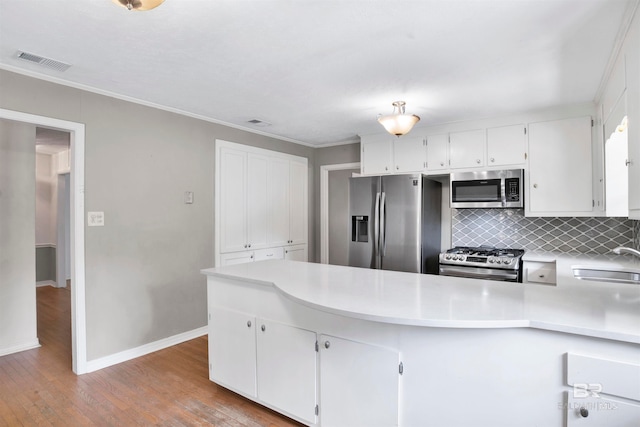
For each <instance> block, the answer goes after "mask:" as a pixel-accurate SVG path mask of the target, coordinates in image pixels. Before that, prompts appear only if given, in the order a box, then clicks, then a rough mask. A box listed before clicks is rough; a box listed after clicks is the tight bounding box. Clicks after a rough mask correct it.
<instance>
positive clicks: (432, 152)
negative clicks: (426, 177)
mask: <svg viewBox="0 0 640 427" xmlns="http://www.w3.org/2000/svg"><path fill="white" fill-rule="evenodd" d="M448 152H449V134H443V135H431V136H428V137H427V170H429V171H437V170H444V169H449V159H448V156H447V153H448Z"/></svg>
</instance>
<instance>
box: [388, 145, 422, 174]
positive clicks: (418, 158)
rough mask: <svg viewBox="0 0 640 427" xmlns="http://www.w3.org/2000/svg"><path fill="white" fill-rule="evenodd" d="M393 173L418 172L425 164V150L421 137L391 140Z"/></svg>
mask: <svg viewBox="0 0 640 427" xmlns="http://www.w3.org/2000/svg"><path fill="white" fill-rule="evenodd" d="M393 160H394V163H395V166H394V170H393V171H394V172H420V171H422V170H424V168H425V167H426V162H427V149H426V147H425V141H424V138H423V137H421V136H403V137H401V138H395V139H394V140H393Z"/></svg>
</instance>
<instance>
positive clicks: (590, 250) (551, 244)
mask: <svg viewBox="0 0 640 427" xmlns="http://www.w3.org/2000/svg"><path fill="white" fill-rule="evenodd" d="M639 240H640V221H633V220H629V219H626V218H598V217H589V218H527V217H525V216H524V211H523V210H521V209H452V218H451V243H452V244H453V246H480V245H489V246H495V247H503V248H518V249H525V250H528V251H536V250H537V251H554V252H567V253H585V254H607V253H611V249H613V248H615V247H616V246H633V247H636V248H637V249H638V248H639V246H640V241H639Z"/></svg>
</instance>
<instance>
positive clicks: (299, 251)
mask: <svg viewBox="0 0 640 427" xmlns="http://www.w3.org/2000/svg"><path fill="white" fill-rule="evenodd" d="M284 259H287V260H290V261H303V262H307V260H308V258H307V245H297V246H287V247H285V248H284Z"/></svg>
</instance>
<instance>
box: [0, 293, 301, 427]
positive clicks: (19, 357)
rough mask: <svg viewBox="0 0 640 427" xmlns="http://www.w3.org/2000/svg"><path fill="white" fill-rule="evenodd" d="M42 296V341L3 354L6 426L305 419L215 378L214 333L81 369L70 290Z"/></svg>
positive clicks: (254, 423) (2, 417)
mask: <svg viewBox="0 0 640 427" xmlns="http://www.w3.org/2000/svg"><path fill="white" fill-rule="evenodd" d="M37 298H38V337H39V339H40V343H41V344H42V347H40V348H38V349H34V350H28V351H23V352H20V353H16V354H11V355H8V356H3V357H0V426H11V427H13V426H65V427H67V426H132V425H138V426H147V425H162V426H198V425H214V426H250V427H261V426H269V427H275V426H301V424H298V423H296V422H295V421H293V420H290V419H288V418H286V417H283V416H281V415H279V414H277V413H275V412H273V411H271V410H269V409H266V408H263V407H262V406H260V405H257V404H255V403H253V402H251V401H249V400H247V399H245V398H243V397H241V396H239V395H237V394H235V393H232V392H230V391H228V390H226V389H224V388H222V387H219V386H217V385H216V384H214V383H212V382H210V381H209V379H208V361H207V337H201V338H197V339H194V340H191V341H188V342H185V343H182V344H180V345H177V346H174V347H171V348H168V349H165V350H161V351H158V352H155V353H152V354H149V355H147V356H143V357H140V358H137V359H135V360H131V361H128V362H124V363H121V364H118V365H115V366H111V367H109V368H105V369H102V370H100V371H97V372H93V373H90V374H85V375H80V376H76V375H75V374H74V373H73V372H72V371H71V309H70V295H69V290H68V288H67V289H64V288H53V287H50V286H45V287H41V288H37Z"/></svg>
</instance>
